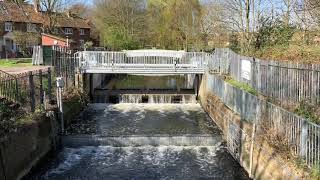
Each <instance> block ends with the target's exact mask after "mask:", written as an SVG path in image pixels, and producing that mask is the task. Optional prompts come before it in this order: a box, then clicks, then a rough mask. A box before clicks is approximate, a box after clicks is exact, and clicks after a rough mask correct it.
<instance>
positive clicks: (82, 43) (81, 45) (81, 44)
mask: <svg viewBox="0 0 320 180" xmlns="http://www.w3.org/2000/svg"><path fill="white" fill-rule="evenodd" d="M80 47H82V48H83V47H84V40H83V39H80Z"/></svg>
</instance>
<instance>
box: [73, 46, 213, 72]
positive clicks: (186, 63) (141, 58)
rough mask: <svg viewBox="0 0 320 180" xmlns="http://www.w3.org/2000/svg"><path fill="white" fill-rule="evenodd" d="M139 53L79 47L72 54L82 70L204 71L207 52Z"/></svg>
mask: <svg viewBox="0 0 320 180" xmlns="http://www.w3.org/2000/svg"><path fill="white" fill-rule="evenodd" d="M161 53H162V54H159V52H158V54H155V53H150V52H148V53H144V54H143V53H141V52H139V55H137V56H132V53H130V55H128V54H127V53H126V52H110V51H82V52H77V53H76V54H75V58H76V59H77V61H76V62H78V63H79V64H78V67H79V69H80V71H81V72H82V73H103V74H204V73H205V71H206V70H207V67H208V59H209V58H207V57H208V55H209V54H207V53H203V52H197V53H196V52H184V53H181V51H177V54H179V55H181V56H176V55H175V54H173V53H172V51H170V52H168V53H167V52H165V51H164V52H161Z"/></svg>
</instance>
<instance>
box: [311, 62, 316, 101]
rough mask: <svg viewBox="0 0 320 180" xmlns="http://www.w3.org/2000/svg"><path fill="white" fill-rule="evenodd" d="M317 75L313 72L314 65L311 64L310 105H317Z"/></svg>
mask: <svg viewBox="0 0 320 180" xmlns="http://www.w3.org/2000/svg"><path fill="white" fill-rule="evenodd" d="M316 75H317V73H316V71H315V65H314V64H312V74H311V76H312V77H311V78H312V80H311V82H312V83H311V97H310V98H311V103H312V104H316V103H317V86H316V84H317V77H316Z"/></svg>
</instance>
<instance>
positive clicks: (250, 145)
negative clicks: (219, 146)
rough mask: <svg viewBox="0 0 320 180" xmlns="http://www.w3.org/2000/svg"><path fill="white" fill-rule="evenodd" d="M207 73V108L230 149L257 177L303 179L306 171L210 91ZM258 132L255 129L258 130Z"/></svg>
mask: <svg viewBox="0 0 320 180" xmlns="http://www.w3.org/2000/svg"><path fill="white" fill-rule="evenodd" d="M207 84H208V82H207V79H206V76H204V77H203V79H202V82H201V86H200V101H201V104H202V106H203V108H204V110H205V111H206V112H207V113H208V114H209V115H210V117H211V118H212V119H213V121H214V122H215V123H216V124H217V125H218V126H219V127H220V129H221V130H222V131H223V135H224V139H225V141H226V142H227V146H228V149H229V151H230V153H231V154H232V155H233V156H234V158H235V159H236V160H238V162H239V163H240V164H241V166H243V168H244V169H245V170H246V171H247V172H248V174H249V175H250V176H251V177H252V178H254V179H268V180H269V179H296V178H298V179H300V178H306V177H304V175H303V173H301V172H299V171H298V170H297V169H296V168H294V167H293V166H292V165H290V163H289V162H286V160H285V159H283V158H282V157H281V156H279V155H278V153H277V152H276V151H275V149H273V148H272V147H271V146H270V145H269V144H268V143H267V142H265V141H260V140H259V138H258V137H257V135H256V134H253V133H252V132H253V129H254V128H253V126H254V125H253V124H252V123H251V122H248V121H245V120H243V119H241V116H240V115H239V114H237V113H235V112H234V111H232V110H231V109H229V108H228V107H227V106H226V105H225V104H224V103H223V102H222V101H221V100H220V99H219V98H218V97H217V96H215V95H214V94H213V93H212V92H208V91H207V88H206V85H207ZM255 132H256V131H255Z"/></svg>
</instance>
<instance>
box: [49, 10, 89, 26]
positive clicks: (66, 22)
mask: <svg viewBox="0 0 320 180" xmlns="http://www.w3.org/2000/svg"><path fill="white" fill-rule="evenodd" d="M43 16H46V15H45V13H44V15H43ZM45 19H47V20H46V21H45V23H49V22H50V21H49V18H48V17H46V18H45ZM54 20H55V21H56V26H57V27H70V28H71V27H73V28H90V25H89V22H88V20H86V19H83V18H81V17H72V16H68V15H67V14H64V13H60V14H57V15H56V16H55V17H54Z"/></svg>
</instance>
